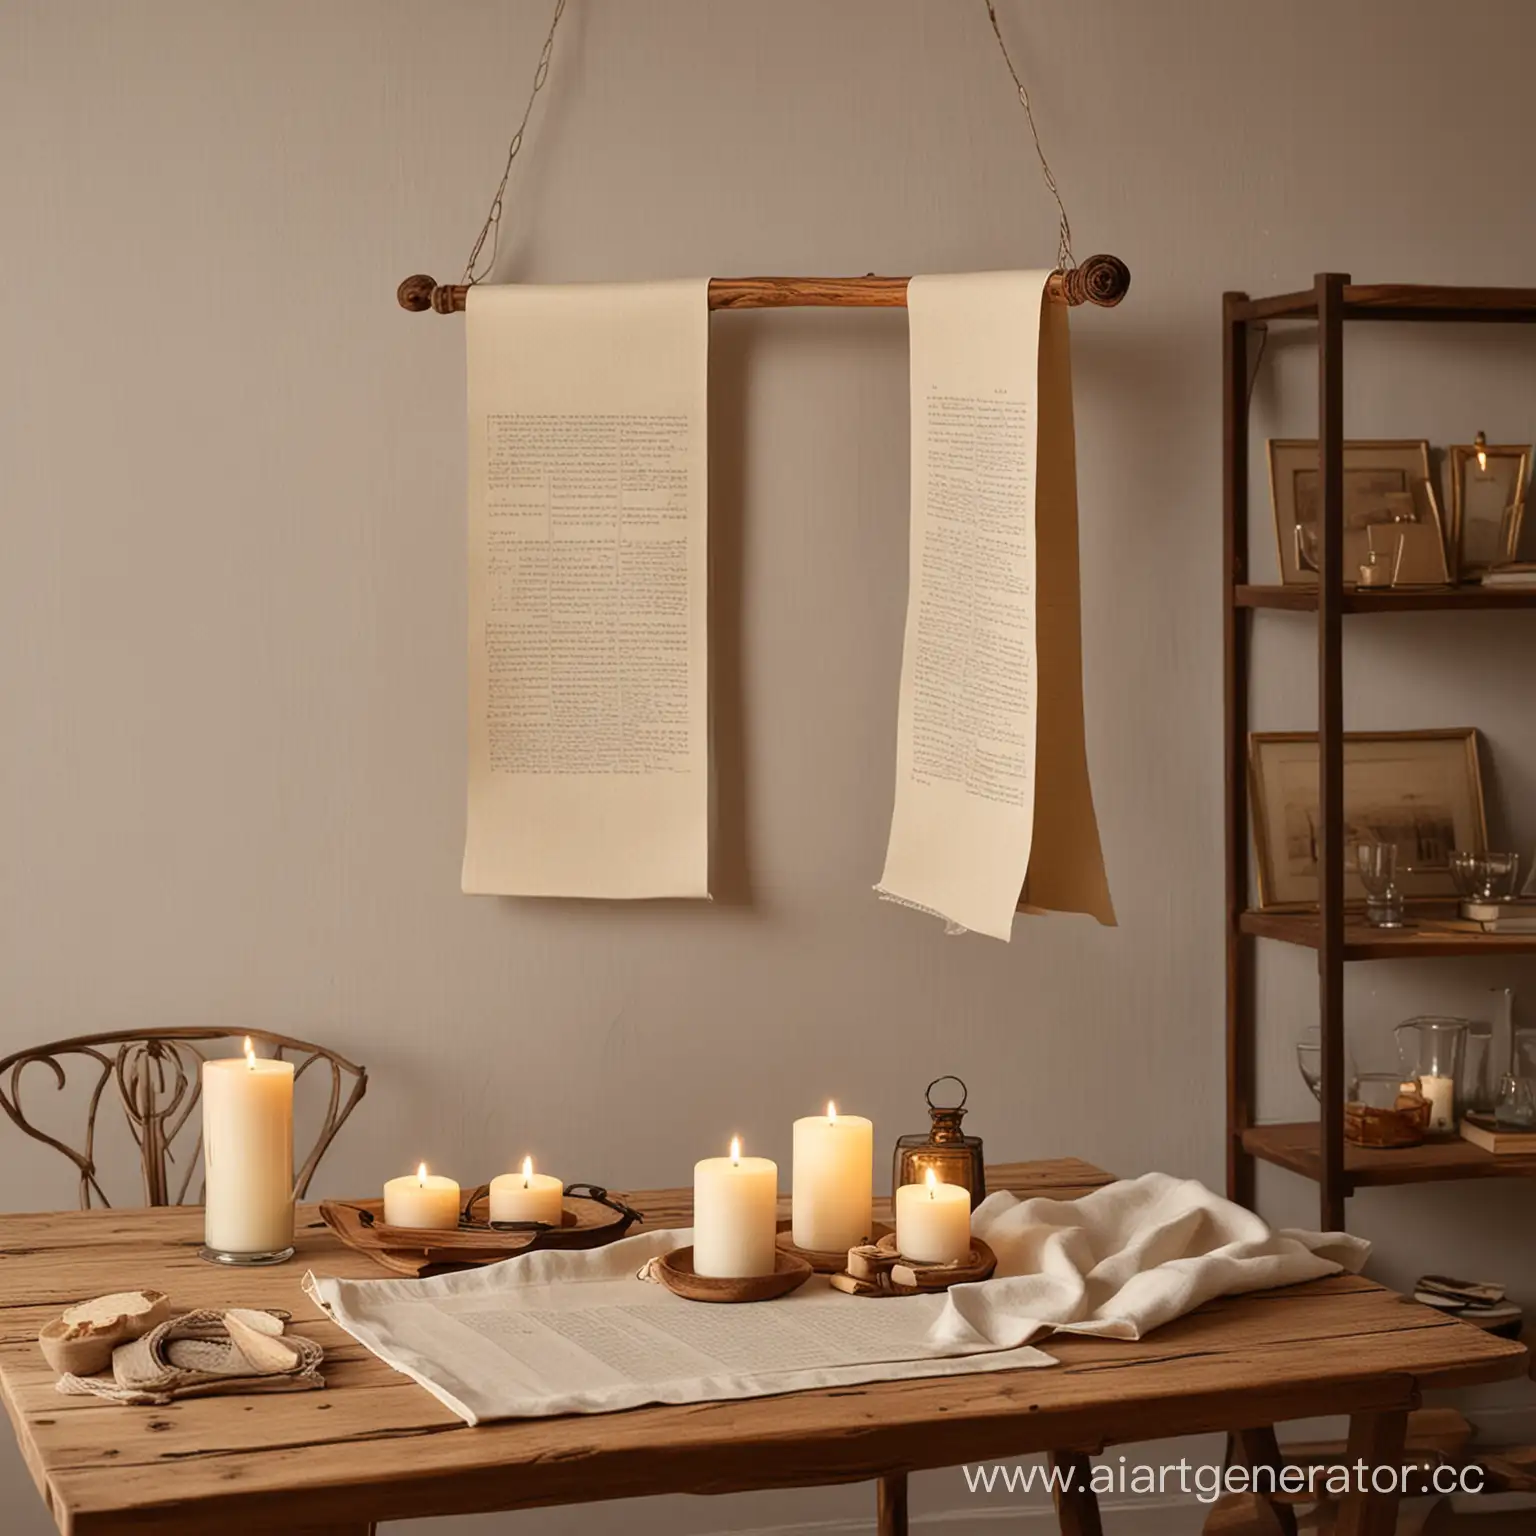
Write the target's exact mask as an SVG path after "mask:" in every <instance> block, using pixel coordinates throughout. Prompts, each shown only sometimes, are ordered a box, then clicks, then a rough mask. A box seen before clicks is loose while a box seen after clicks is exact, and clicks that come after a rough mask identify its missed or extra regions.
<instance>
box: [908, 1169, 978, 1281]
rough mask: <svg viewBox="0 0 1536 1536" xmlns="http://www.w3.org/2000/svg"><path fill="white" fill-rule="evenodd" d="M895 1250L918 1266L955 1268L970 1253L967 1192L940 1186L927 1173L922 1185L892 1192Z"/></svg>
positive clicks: (957, 1187) (951, 1186)
mask: <svg viewBox="0 0 1536 1536" xmlns="http://www.w3.org/2000/svg"><path fill="white" fill-rule="evenodd" d="M896 1248H897V1251H898V1252H899V1253H900V1254H901V1256H902V1258H904V1259H912V1260H914V1261H915V1262H916V1263H919V1264H955V1263H958V1262H959V1261H960V1260H961V1259H965V1258H969V1257H970V1252H971V1192H970V1191H969V1190H968V1189H964V1188H962V1187H961V1186H960V1185H959V1184H940V1183H939V1182H938V1180H937V1179H936V1178H934V1176H933V1169H932V1168H930V1169H929V1170H928V1178H927V1181H926V1182H925V1183H922V1184H903V1185H902V1186H901V1188H900V1189H898V1190H897V1191H896Z"/></svg>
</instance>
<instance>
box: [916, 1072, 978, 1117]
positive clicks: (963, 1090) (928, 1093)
mask: <svg viewBox="0 0 1536 1536" xmlns="http://www.w3.org/2000/svg"><path fill="white" fill-rule="evenodd" d="M940 1083H959V1084H960V1102H959V1103H958V1104H944V1105H940V1104H935V1103H934V1102H933V1090H934V1089H935V1088H937V1087H938V1086H939V1084H940ZM970 1094H971V1090H970V1089H969V1088H967V1087H966V1086H965V1080H964V1079H963V1078H959V1077H956V1076H955V1074H954V1073H953V1072H946V1073H945V1074H944V1076H943V1077H936V1078H934V1080H933V1081H932V1082H931V1083H929V1084H928V1087H927V1088H926V1089H925V1090H924V1092H923V1097H924V1098H925V1099H927V1101H928V1108H929V1109H948V1110H956V1109H964V1108H965V1101H966V1100H967V1099H968V1098H969V1097H970Z"/></svg>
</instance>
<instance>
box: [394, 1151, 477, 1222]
mask: <svg viewBox="0 0 1536 1536" xmlns="http://www.w3.org/2000/svg"><path fill="white" fill-rule="evenodd" d="M458 1224H459V1186H458V1183H457V1182H456V1181H455V1180H453V1179H446V1178H444V1177H443V1176H442V1175H441V1174H436V1173H428V1172H427V1165H426V1164H425V1163H422V1164H421V1165H420V1166H419V1167H418V1168H417V1169H416V1172H415V1173H407V1174H405V1175H403V1176H402V1177H400V1178H398V1179H391V1180H390V1181H389V1182H388V1183H387V1184H386V1185H385V1186H384V1225H385V1226H386V1227H417V1228H420V1229H421V1230H424V1231H432V1232H451V1231H453V1229H454V1228H455V1227H457V1226H458Z"/></svg>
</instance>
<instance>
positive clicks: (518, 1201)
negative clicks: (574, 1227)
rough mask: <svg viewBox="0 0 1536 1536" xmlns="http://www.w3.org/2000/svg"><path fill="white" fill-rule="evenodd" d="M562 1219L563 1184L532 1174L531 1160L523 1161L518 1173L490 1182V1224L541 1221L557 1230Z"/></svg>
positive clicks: (549, 1177)
mask: <svg viewBox="0 0 1536 1536" xmlns="http://www.w3.org/2000/svg"><path fill="white" fill-rule="evenodd" d="M564 1215H565V1184H564V1183H563V1181H561V1180H560V1179H557V1178H555V1177H554V1175H553V1174H548V1173H535V1172H534V1171H533V1159H532V1158H531V1157H525V1158H524V1159H523V1171H522V1172H521V1173H500V1174H497V1176H496V1177H495V1178H494V1179H492V1180H491V1220H492V1221H493V1222H495V1221H541V1222H543V1223H544V1225H545V1226H547V1227H558V1226H559V1225H560V1222H561V1219H562V1218H563V1217H564Z"/></svg>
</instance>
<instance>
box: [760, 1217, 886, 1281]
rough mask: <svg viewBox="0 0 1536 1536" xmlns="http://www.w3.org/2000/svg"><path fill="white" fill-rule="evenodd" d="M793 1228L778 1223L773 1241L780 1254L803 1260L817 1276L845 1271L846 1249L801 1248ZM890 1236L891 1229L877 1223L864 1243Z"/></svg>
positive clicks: (784, 1223)
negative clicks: (776, 1234)
mask: <svg viewBox="0 0 1536 1536" xmlns="http://www.w3.org/2000/svg"><path fill="white" fill-rule="evenodd" d="M794 1226H795V1224H794V1222H792V1221H781V1222H780V1223H779V1235H778V1237H777V1238H776V1239H775V1241H776V1242H777V1243H778V1245H779V1252H780V1253H788V1254H792V1255H793V1256H794V1257H795V1258H797V1259H804V1260H805V1261H806V1263H808V1264H809V1265H810V1266H811V1268H812V1269H813V1270H815V1271H816V1273H817V1274H818V1275H835V1274H837V1273H838V1272H839V1271H840V1270H844V1269H847V1267H848V1250H847V1249H846V1248H841V1249H839V1248H801V1247H799V1246H798V1245H797V1244H796V1242H795V1238H794ZM891 1235H892V1234H891V1228H890V1227H888V1226H887V1225H886V1224H885V1223H884V1222H883V1221H877V1222H876V1223H875V1229H874V1231H873V1232H871V1233H870V1234H869V1236H868V1237H867V1238H866V1239H865V1241H866V1242H869V1243H877V1242H879V1241H880V1239H881V1238H882V1237H889V1236H891Z"/></svg>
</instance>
